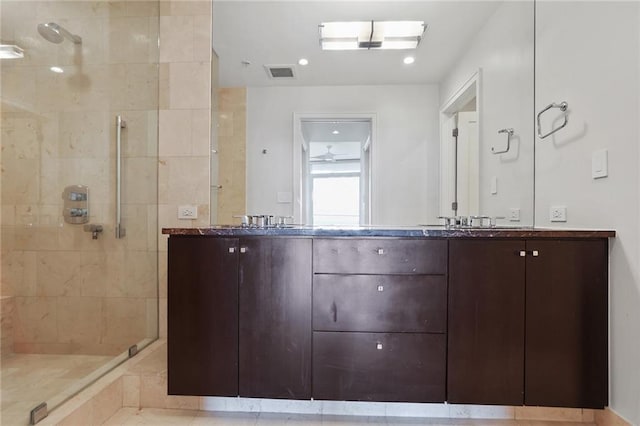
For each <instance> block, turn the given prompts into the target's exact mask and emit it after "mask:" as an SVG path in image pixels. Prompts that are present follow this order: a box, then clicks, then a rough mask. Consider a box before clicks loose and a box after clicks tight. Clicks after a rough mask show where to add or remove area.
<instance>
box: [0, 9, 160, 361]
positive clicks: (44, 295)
mask: <svg viewBox="0 0 640 426" xmlns="http://www.w3.org/2000/svg"><path fill="white" fill-rule="evenodd" d="M0 7H1V9H2V10H1V12H2V14H1V19H2V22H1V24H2V25H1V26H0V31H1V37H2V40H12V41H15V43H16V44H18V45H19V46H21V47H22V48H23V49H24V50H25V57H24V58H23V59H19V60H12V61H6V60H3V61H2V70H1V72H2V80H1V91H2V117H1V133H0V138H1V139H0V141H1V144H2V158H1V163H2V175H1V179H0V180H1V181H2V183H3V185H2V188H1V197H0V199H1V204H0V205H1V216H0V218H1V225H2V228H1V229H2V243H1V244H2V247H1V253H0V263H1V277H0V278H1V287H0V294H2V295H3V296H11V297H13V315H12V325H13V342H12V347H13V350H15V351H16V352H27V353H33V352H37V353H79V354H80V353H81V354H114V353H118V352H121V351H122V350H124V349H126V348H127V347H128V346H130V345H131V344H133V343H136V342H138V341H140V340H142V339H143V338H145V337H148V336H153V335H156V334H157V321H156V318H157V303H156V298H157V274H158V266H157V251H156V250H157V229H158V220H157V204H156V203H157V176H158V168H157V156H158V144H157V138H158V104H159V91H158V85H159V70H158V61H159V51H158V47H157V40H158V32H159V25H160V23H159V19H158V16H159V13H160V4H159V2H158V1H106V0H103V1H82V2H78V1H37V2H36V1H30V2H24V1H4V0H3V1H2V3H0ZM42 22H57V23H59V24H60V25H62V26H64V27H66V28H67V29H68V30H69V31H71V32H72V33H76V34H78V35H80V36H81V37H82V44H81V45H74V44H73V43H71V42H69V41H65V42H63V43H61V44H52V43H50V42H48V41H46V40H45V39H44V38H42V37H41V36H40V35H39V34H38V32H37V30H36V28H37V25H38V24H39V23H42ZM52 66H58V67H60V68H62V70H63V71H64V72H63V73H55V72H52V71H51V70H50V67H52ZM118 114H121V115H122V116H123V117H124V119H125V120H126V121H127V128H126V129H125V130H124V132H123V157H124V158H123V182H124V183H123V193H122V199H123V202H124V205H123V223H124V226H125V228H126V229H127V236H126V238H125V239H122V240H117V239H115V236H114V216H115V207H114V198H115V162H114V158H115V155H114V154H115V145H114V140H115V135H114V131H115V125H114V120H115V116H116V115H118ZM72 184H82V185H87V186H89V191H90V193H89V199H90V221H91V222H92V223H98V224H102V225H103V226H104V232H103V233H102V234H101V235H100V237H99V239H98V240H92V239H91V235H90V234H89V233H86V232H84V231H83V229H82V226H81V225H69V224H67V223H65V222H64V220H63V218H62V197H61V195H62V191H63V189H64V187H65V186H67V185H72ZM4 316H5V315H4V314H3V319H4ZM3 342H4V339H3ZM3 347H4V346H3Z"/></svg>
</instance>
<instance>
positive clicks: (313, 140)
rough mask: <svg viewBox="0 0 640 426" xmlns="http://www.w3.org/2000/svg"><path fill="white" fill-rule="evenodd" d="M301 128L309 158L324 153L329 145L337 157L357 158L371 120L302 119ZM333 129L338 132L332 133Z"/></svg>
mask: <svg viewBox="0 0 640 426" xmlns="http://www.w3.org/2000/svg"><path fill="white" fill-rule="evenodd" d="M301 130H302V136H303V138H304V140H305V141H306V142H307V143H308V144H309V156H310V157H311V158H313V157H315V156H318V155H323V154H326V153H327V151H328V149H329V148H328V147H329V146H330V147H331V152H332V153H333V154H335V155H336V156H337V159H342V160H344V159H357V158H360V152H361V151H362V147H363V146H364V144H365V143H366V142H367V140H368V139H369V135H370V134H371V122H369V121H349V120H343V121H333V122H332V121H303V122H302V125H301ZM334 131H338V134H334V133H333V132H334Z"/></svg>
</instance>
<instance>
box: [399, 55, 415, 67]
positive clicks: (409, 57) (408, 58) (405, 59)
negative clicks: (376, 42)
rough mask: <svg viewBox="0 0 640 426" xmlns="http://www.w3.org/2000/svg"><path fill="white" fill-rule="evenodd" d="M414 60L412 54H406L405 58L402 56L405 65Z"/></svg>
mask: <svg viewBox="0 0 640 426" xmlns="http://www.w3.org/2000/svg"><path fill="white" fill-rule="evenodd" d="M415 61H416V58H414V57H413V56H407V57H406V58H404V59H403V60H402V62H404V63H405V64H407V65H411V64H412V63H414V62H415Z"/></svg>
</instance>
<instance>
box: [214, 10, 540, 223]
mask: <svg viewBox="0 0 640 426" xmlns="http://www.w3.org/2000/svg"><path fill="white" fill-rule="evenodd" d="M389 21H390V22H392V23H388V22H389ZM397 21H417V22H422V23H424V32H423V33H422V34H421V40H420V42H419V44H418V45H417V48H413V49H412V48H409V49H382V48H379V47H385V45H386V46H394V43H405V42H406V43H405V45H406V44H407V43H409V44H410V43H411V42H412V40H413V39H412V38H411V37H410V36H404V35H399V33H397V31H399V30H397V29H396V27H395V24H393V22H397ZM334 22H360V23H361V24H359V25H361V27H359V28H360V29H359V30H357V31H356V32H357V35H355V36H354V35H352V34H351V33H350V32H348V31H347V29H344V28H347V27H336V28H338V30H337V33H338V36H339V39H338V40H337V41H334V42H333V44H331V43H329V42H328V37H329V36H330V34H329V31H328V29H329V28H332V29H335V28H334V27H330V26H329V25H325V27H322V28H323V30H324V33H321V31H320V30H319V29H320V26H321V25H322V24H323V23H334ZM363 22H364V23H366V24H364V25H363V24H362V23H363ZM351 25H354V24H351ZM413 25H414V26H415V25H416V24H413ZM340 28H343V29H340ZM340 31H343V32H342V33H340ZM321 37H322V38H323V41H324V42H325V43H326V46H325V47H327V48H326V49H323V46H322V43H321ZM341 44H342V47H358V46H359V48H357V49H350V50H333V49H330V48H329V47H333V48H335V47H336V46H339V45H341ZM213 45H214V50H215V52H216V55H217V63H215V64H214V68H215V69H214V79H215V80H214V81H215V84H214V86H215V87H216V92H215V93H214V108H215V109H216V111H217V112H216V117H215V120H214V125H215V126H216V128H215V129H214V132H213V134H214V137H213V143H212V151H213V154H212V157H213V158H212V205H213V206H214V207H213V208H212V223H214V224H231V223H237V222H235V221H236V220H237V219H234V217H233V216H234V215H240V214H271V215H281V216H292V217H294V221H295V223H300V224H309V225H311V224H313V225H358V224H360V225H381V226H415V225H424V224H428V225H437V224H442V223H443V222H442V220H440V219H438V217H439V216H454V215H465V216H468V215H486V216H492V217H503V218H504V219H501V220H498V224H499V225H504V226H532V225H533V198H534V197H533V189H534V182H533V175H534V173H533V171H534V155H533V154H534V149H533V143H534V129H533V116H534V111H533V107H534V102H533V94H534V92H533V90H534V67H533V65H534V4H533V0H532V1H517V2H514V1H459V2H458V1H409V2H398V1H370V2H367V1H356V2H350V1H281V2H272V1H255V2H250V1H218V0H214V3H213ZM396 46H397V44H396ZM405 47H406V46H405ZM305 61H306V64H305ZM409 62H411V63H409ZM216 206H217V207H216Z"/></svg>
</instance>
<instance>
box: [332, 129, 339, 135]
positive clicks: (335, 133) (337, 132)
mask: <svg viewBox="0 0 640 426" xmlns="http://www.w3.org/2000/svg"><path fill="white" fill-rule="evenodd" d="M331 133H333V134H334V135H339V134H340V132H339V131H338V130H334V131H333V132H331Z"/></svg>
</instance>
